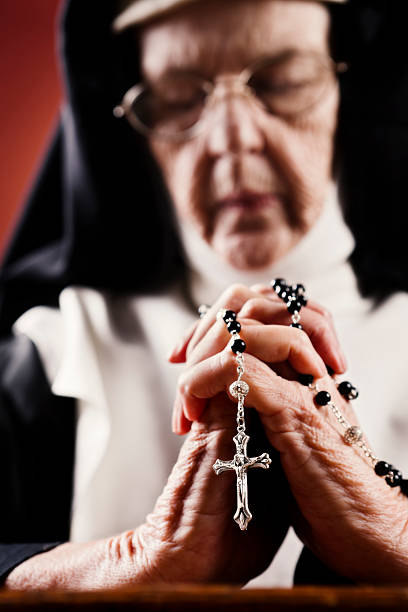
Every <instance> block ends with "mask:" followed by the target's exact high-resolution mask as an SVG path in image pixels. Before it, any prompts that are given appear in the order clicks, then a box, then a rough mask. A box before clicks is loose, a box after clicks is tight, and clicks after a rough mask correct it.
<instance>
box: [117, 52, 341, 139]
mask: <svg viewBox="0 0 408 612" xmlns="http://www.w3.org/2000/svg"><path fill="white" fill-rule="evenodd" d="M346 70H347V65H346V64H345V63H343V62H339V63H336V62H334V61H333V60H332V59H331V58H330V57H329V56H325V55H321V54H317V53H305V52H290V53H286V54H284V55H282V56H279V57H277V58H265V59H261V60H259V61H257V62H256V63H255V64H252V65H251V66H250V67H248V68H245V69H244V70H243V71H242V72H241V73H239V74H223V75H219V76H218V77H217V78H216V79H215V80H214V81H210V80H208V79H205V78H203V77H202V76H200V75H198V74H196V73H192V72H186V71H178V70H175V71H171V72H169V73H167V74H166V75H165V76H164V77H162V78H160V79H159V80H158V81H157V82H154V83H146V84H143V83H141V84H138V85H135V86H133V87H131V88H130V89H129V90H128V91H127V92H126V94H125V95H124V97H123V99H122V102H121V103H120V104H119V105H118V106H116V107H115V109H114V115H115V116H116V117H123V116H124V117H126V119H127V120H128V121H129V123H130V124H131V125H132V127H134V128H135V129H136V130H138V131H139V132H141V133H142V134H145V135H147V136H154V137H158V138H166V139H173V140H179V139H188V138H191V137H193V136H194V135H195V134H196V133H197V131H198V130H199V128H200V125H202V123H203V118H204V116H205V113H206V109H209V108H211V105H213V104H215V103H216V101H217V100H219V99H220V98H222V97H223V96H228V95H231V94H234V95H241V96H245V97H249V98H250V99H252V100H256V101H257V103H258V104H259V106H260V107H261V108H262V109H263V110H264V111H265V112H266V113H269V114H273V115H277V116H280V117H282V118H284V119H286V120H291V119H293V118H295V117H297V116H299V115H302V114H303V113H305V112H307V111H309V110H310V109H311V108H313V106H315V104H317V102H318V101H319V100H321V99H322V98H323V97H324V95H325V93H326V92H327V91H328V89H330V87H331V86H333V85H334V83H335V81H336V75H337V74H339V73H342V72H345V71H346Z"/></svg>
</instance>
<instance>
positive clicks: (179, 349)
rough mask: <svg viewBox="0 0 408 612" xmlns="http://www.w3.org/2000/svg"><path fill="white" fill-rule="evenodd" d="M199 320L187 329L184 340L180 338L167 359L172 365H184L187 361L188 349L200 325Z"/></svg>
mask: <svg viewBox="0 0 408 612" xmlns="http://www.w3.org/2000/svg"><path fill="white" fill-rule="evenodd" d="M199 322H200V321H199V320H197V321H194V323H193V324H192V325H190V327H189V328H188V329H187V331H186V332H185V333H184V335H183V336H182V338H180V340H179V342H178V343H177V344H176V346H175V347H174V348H173V349H172V351H171V353H170V355H169V356H168V357H167V360H168V361H170V362H171V363H182V362H183V361H185V360H186V348H187V346H188V343H189V342H190V340H191V338H192V336H193V334H194V332H195V330H196V328H197V326H198V324H199Z"/></svg>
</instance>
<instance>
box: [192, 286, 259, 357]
mask: <svg viewBox="0 0 408 612" xmlns="http://www.w3.org/2000/svg"><path fill="white" fill-rule="evenodd" d="M251 297H256V294H255V293H254V292H253V291H251V290H250V289H248V287H246V286H245V285H238V284H236V285H231V287H228V289H226V290H225V291H224V292H223V293H222V294H221V296H220V297H219V298H218V300H217V301H216V302H215V303H214V304H213V306H211V308H210V309H209V311H208V312H207V314H206V315H205V317H203V318H202V319H201V320H200V322H199V324H198V326H197V328H196V329H195V331H194V333H193V336H192V337H191V339H190V342H189V344H188V347H187V350H186V355H187V357H188V358H189V356H190V353H191V352H192V351H193V350H194V348H195V347H196V346H197V344H198V343H199V342H200V341H201V340H202V338H203V337H204V336H205V334H206V333H207V332H208V330H209V329H210V328H211V326H212V325H213V324H214V323H215V321H216V317H217V313H218V311H219V310H220V309H221V308H226V309H229V310H233V311H234V312H238V311H239V310H240V309H241V307H242V306H243V304H244V303H245V302H246V301H247V300H248V299H250V298H251Z"/></svg>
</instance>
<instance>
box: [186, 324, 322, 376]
mask: <svg viewBox="0 0 408 612" xmlns="http://www.w3.org/2000/svg"><path fill="white" fill-rule="evenodd" d="M243 324H244V328H243V330H242V331H241V337H242V339H243V340H244V341H245V343H246V352H247V353H248V352H249V353H251V354H252V355H254V356H255V357H257V358H258V359H261V360H262V361H265V362H267V363H270V364H275V363H280V362H284V361H288V362H289V364H290V365H291V366H292V367H293V369H294V370H296V371H297V372H302V373H308V374H313V376H317V377H320V376H324V375H325V374H326V367H325V364H324V361H323V360H322V358H321V357H320V355H319V354H318V353H317V352H316V351H315V349H314V348H313V345H312V343H311V341H310V339H309V338H308V336H307V334H305V332H303V331H302V330H299V329H296V328H294V327H286V326H283V325H260V324H259V323H258V322H255V321H251V320H248V321H247V320H243ZM229 339H230V335H229V333H228V331H227V330H226V327H225V325H222V324H221V323H220V322H216V323H215V324H214V325H213V327H212V328H211V329H210V331H209V332H208V334H207V335H206V337H205V338H204V339H203V340H202V341H201V342H200V344H199V345H198V346H197V347H196V348H195V349H194V351H193V353H192V354H191V355H190V357H189V360H188V362H189V364H190V365H193V364H194V363H198V362H199V361H203V360H204V359H207V358H209V357H210V356H211V355H214V354H216V353H218V352H219V351H221V350H224V349H225V348H226V345H227V344H228V342H229ZM308 367H311V368H312V369H311V370H308V369H307V368H308Z"/></svg>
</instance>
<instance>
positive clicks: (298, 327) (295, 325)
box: [290, 323, 303, 329]
mask: <svg viewBox="0 0 408 612" xmlns="http://www.w3.org/2000/svg"><path fill="white" fill-rule="evenodd" d="M290 326H291V327H296V329H303V327H302V326H301V324H300V323H291V324H290Z"/></svg>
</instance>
